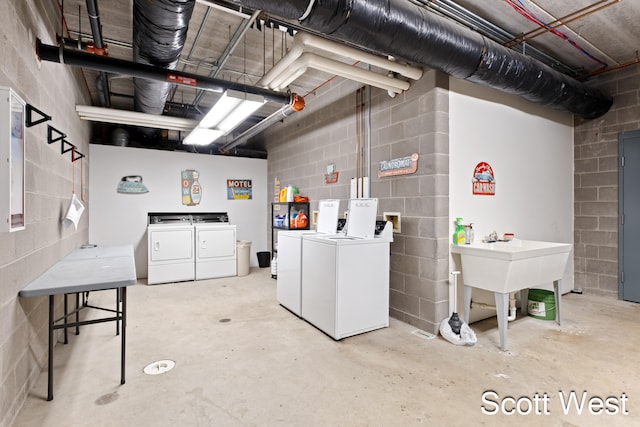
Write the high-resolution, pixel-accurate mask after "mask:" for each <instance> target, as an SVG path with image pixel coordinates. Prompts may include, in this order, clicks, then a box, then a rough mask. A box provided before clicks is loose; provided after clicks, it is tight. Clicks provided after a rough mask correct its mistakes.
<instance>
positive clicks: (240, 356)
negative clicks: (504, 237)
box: [14, 269, 640, 427]
mask: <svg viewBox="0 0 640 427" xmlns="http://www.w3.org/2000/svg"><path fill="white" fill-rule="evenodd" d="M275 286H276V282H275V280H273V279H271V277H270V272H269V269H252V270H251V274H250V275H249V276H245V277H233V278H226V279H217V280H206V281H199V282H184V283H176V284H167V285H155V286H145V285H137V286H133V287H130V288H129V299H128V307H129V322H128V328H127V338H128V339H127V381H126V384H125V385H120V383H119V382H120V381H119V379H120V359H119V351H120V345H119V342H120V339H119V337H116V336H115V335H114V329H115V325H114V324H113V323H108V324H98V325H91V326H86V327H84V328H83V329H81V334H80V335H79V336H75V335H70V343H69V344H68V345H62V344H59V345H57V346H56V348H55V357H54V374H55V385H54V400H53V401H51V402H47V401H46V388H47V384H46V369H44V370H43V371H42V374H41V375H40V377H39V379H38V382H37V384H36V386H35V388H34V389H33V390H32V391H31V394H30V396H29V397H28V399H27V401H26V403H25V405H24V407H23V409H22V411H21V412H20V414H19V415H18V417H17V419H16V420H15V423H14V425H15V426H16V427H18V426H56V427H58V426H74V427H75V426H92V427H93V426H129V425H138V426H278V425H281V426H412V425H435V426H468V425H490V426H495V425H513V424H514V423H516V422H517V423H518V424H519V425H546V426H588V425H603V424H604V423H607V425H608V426H616V425H621V426H622V425H640V382H639V381H638V373H637V370H638V366H640V352H639V351H638V349H640V334H639V333H638V321H639V320H640V305H639V304H633V303H627V302H621V301H615V300H612V299H606V298H603V297H598V296H593V295H586V294H585V295H576V294H568V295H566V296H565V297H564V300H563V309H564V322H563V325H562V326H561V327H560V326H558V325H557V324H556V323H555V322H551V321H543V320H538V319H534V318H531V317H520V315H518V319H517V320H516V321H515V322H512V323H511V324H510V327H509V335H508V343H509V350H508V351H506V352H503V351H500V350H499V349H498V340H499V336H498V331H497V326H496V325H497V324H496V319H495V318H493V319H487V320H484V321H482V322H478V323H475V324H473V325H471V326H472V329H473V330H474V331H475V332H476V334H477V336H478V343H477V344H476V345H475V346H473V347H458V346H455V345H453V344H450V343H449V342H447V341H445V340H444V339H443V338H441V337H439V336H438V337H433V338H432V339H425V338H423V337H421V336H418V335H416V334H413V333H412V332H414V331H415V328H414V327H412V326H410V325H407V324H405V323H402V322H400V321H397V320H394V319H391V325H390V327H389V328H385V329H382V330H378V331H374V332H369V333H366V334H363V335H359V336H356V337H351V338H347V339H344V340H342V341H340V342H336V341H333V340H332V339H331V338H329V337H328V336H326V335H324V334H323V333H322V332H320V331H319V330H317V329H315V328H314V327H312V326H311V325H309V324H308V323H306V322H305V321H303V320H300V319H298V318H297V317H295V316H294V315H292V314H291V313H290V312H288V311H287V310H285V309H283V308H282V307H280V306H279V305H278V304H277V303H276V297H275V294H276V287H275ZM112 300H113V293H112V292H108V293H105V292H97V293H93V294H91V296H90V302H91V303H93V304H97V303H99V302H100V301H106V302H109V303H111V301H112ZM223 319H230V321H228V322H224V321H222V320H223ZM163 359H170V360H173V361H175V363H176V366H175V368H174V369H172V370H171V371H169V372H166V373H164V374H161V375H147V374H144V373H143V368H144V367H145V366H146V365H148V364H150V363H152V362H154V361H158V360H163ZM486 391H493V392H494V394H485V401H484V402H483V394H484V393H485V392H486ZM572 391H574V392H576V393H577V394H578V397H579V398H580V399H579V401H580V400H581V398H582V394H583V392H586V394H587V399H592V412H594V413H593V414H592V413H590V411H589V409H588V407H587V405H586V403H585V406H584V407H583V410H582V413H580V411H579V409H578V408H576V406H575V404H574V405H572V406H571V408H570V409H569V410H568V411H567V412H568V413H567V414H566V415H565V414H564V410H563V405H562V403H561V401H560V396H561V395H564V396H565V397H566V396H567V395H570V393H571V392H572ZM545 393H546V394H547V396H548V400H547V402H548V403H547V404H546V408H545V405H544V402H545ZM536 394H537V396H538V398H536ZM505 397H512V398H514V400H515V399H518V402H519V404H518V407H519V408H520V410H521V411H522V412H526V411H527V409H528V408H529V404H531V406H532V407H531V408H530V409H531V412H530V413H529V414H513V415H506V414H502V413H501V410H500V409H496V408H497V407H498V404H497V403H495V402H499V401H501V400H502V399H503V398H505ZM598 398H602V399H607V398H610V399H609V401H608V402H605V403H606V405H605V406H604V409H603V410H602V411H601V412H604V413H602V414H600V415H596V414H595V413H596V412H598V409H599V406H598V405H599V401H598ZM536 402H537V408H536ZM483 406H484V408H485V409H486V411H487V412H494V413H495V412H497V413H496V414H483V412H482V407H483ZM504 408H505V411H510V410H512V409H513V408H514V404H513V401H512V400H509V399H507V400H505V406H504ZM536 409H537V412H539V414H536ZM606 412H610V413H613V412H617V413H615V414H607V413H606ZM623 412H626V413H628V415H625V414H623Z"/></svg>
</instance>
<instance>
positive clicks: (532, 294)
mask: <svg viewBox="0 0 640 427" xmlns="http://www.w3.org/2000/svg"><path fill="white" fill-rule="evenodd" d="M527 311H528V313H529V316H531V317H535V318H536V319H541V320H555V319H556V298H555V296H554V294H553V292H552V291H547V290H544V289H529V301H527Z"/></svg>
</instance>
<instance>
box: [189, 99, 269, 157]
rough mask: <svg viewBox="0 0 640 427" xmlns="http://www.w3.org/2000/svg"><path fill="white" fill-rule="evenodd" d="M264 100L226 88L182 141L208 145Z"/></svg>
mask: <svg viewBox="0 0 640 427" xmlns="http://www.w3.org/2000/svg"><path fill="white" fill-rule="evenodd" d="M265 102H266V101H265V100H264V98H263V97H262V96H260V95H256V94H253V93H246V92H241V91H237V90H232V89H228V90H227V91H226V92H225V93H224V94H223V95H222V96H221V97H220V99H219V100H218V102H216V103H215V105H214V106H213V107H211V110H209V112H208V113H207V114H206V115H205V116H204V117H203V118H202V120H201V121H200V124H199V125H198V126H197V127H196V128H195V129H194V130H193V131H192V132H191V133H190V134H189V135H187V137H186V138H185V139H184V141H183V142H182V143H183V144H187V145H208V144H210V143H212V142H214V141H215V140H216V139H218V138H220V137H221V136H223V135H226V134H228V133H229V132H231V131H232V130H233V129H235V128H236V126H238V125H239V124H240V123H241V122H242V121H244V120H245V119H246V118H247V117H249V116H250V115H251V114H253V113H254V112H255V111H256V110H257V109H258V108H260V107H261V106H263V105H264V103H265Z"/></svg>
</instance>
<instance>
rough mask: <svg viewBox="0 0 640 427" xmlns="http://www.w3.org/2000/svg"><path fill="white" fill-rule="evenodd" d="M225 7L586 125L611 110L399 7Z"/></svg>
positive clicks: (479, 40)
mask: <svg viewBox="0 0 640 427" xmlns="http://www.w3.org/2000/svg"><path fill="white" fill-rule="evenodd" d="M232 2H233V3H235V4H239V5H242V6H245V7H248V8H252V9H260V10H263V11H264V12H265V13H268V14H273V15H276V16H279V17H281V18H285V19H297V20H299V22H300V25H301V26H303V27H306V28H309V29H311V30H314V31H317V32H320V33H323V34H326V35H330V36H331V37H332V38H335V39H338V40H343V41H344V42H347V43H352V44H354V45H356V46H359V47H361V48H364V49H368V50H372V51H374V52H378V53H380V54H384V55H391V56H393V57H395V58H398V59H401V60H405V61H407V62H411V63H414V64H420V65H423V66H427V67H430V68H435V69H437V70H440V71H443V72H445V73H447V74H449V75H451V76H453V77H457V78H461V79H467V80H470V81H473V82H474V83H478V84H480V85H483V86H489V87H492V88H495V89H498V90H501V91H503V92H507V93H511V94H515V95H519V96H521V97H523V98H525V99H527V100H529V101H532V102H536V103H539V104H543V105H546V106H549V107H553V108H556V109H564V110H566V111H569V112H571V113H573V114H576V115H578V116H581V117H584V118H586V119H593V118H596V117H599V116H601V115H603V114H605V113H606V112H607V111H609V108H611V105H612V103H613V100H612V98H611V97H610V96H607V95H605V94H604V93H602V92H601V91H600V90H598V89H596V88H593V87H590V86H588V85H586V84H584V83H582V82H579V81H577V80H575V79H573V78H571V77H569V76H567V75H565V74H562V73H560V72H558V71H556V70H554V69H552V68H551V67H549V66H547V65H545V64H543V63H542V62H540V61H537V60H535V59H532V58H531V57H528V56H525V55H523V54H521V53H519V52H516V51H514V50H511V49H507V48H505V47H503V46H501V45H500V44H498V43H496V42H494V41H492V40H489V39H486V38H484V37H482V36H481V35H480V34H478V33H476V32H474V31H472V30H470V29H468V28H465V27H462V26H460V25H456V24H454V23H452V22H450V21H448V20H446V19H445V18H442V17H440V16H438V15H436V14H434V13H432V12H430V11H428V10H426V9H424V8H422V7H420V6H418V5H416V4H414V3H411V2H409V1H406V0H348V1H347V0H323V1H316V2H312V1H309V0H288V1H279V2H272V1H268V0H232ZM310 5H311V9H310V10H308V8H309V6H310Z"/></svg>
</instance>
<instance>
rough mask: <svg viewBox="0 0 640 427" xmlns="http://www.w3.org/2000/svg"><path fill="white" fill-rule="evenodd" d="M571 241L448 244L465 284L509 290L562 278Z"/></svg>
mask: <svg viewBox="0 0 640 427" xmlns="http://www.w3.org/2000/svg"><path fill="white" fill-rule="evenodd" d="M571 247H572V245H571V244H568V243H554V242H540V241H535V240H513V241H511V242H495V243H473V244H470V245H451V253H454V254H460V259H461V261H462V274H463V275H464V284H465V286H472V287H474V288H480V289H485V290H487V291H491V292H499V293H508V292H515V291H518V290H521V289H525V288H532V287H535V286H537V285H542V284H549V283H551V282H554V281H556V280H560V279H562V277H563V276H564V271H565V269H566V267H567V260H568V259H569V253H570V252H571Z"/></svg>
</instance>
